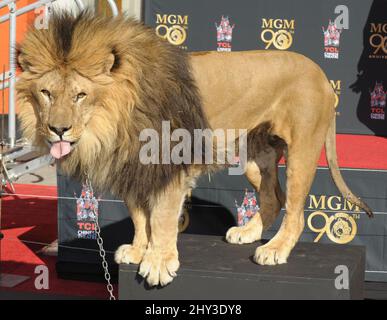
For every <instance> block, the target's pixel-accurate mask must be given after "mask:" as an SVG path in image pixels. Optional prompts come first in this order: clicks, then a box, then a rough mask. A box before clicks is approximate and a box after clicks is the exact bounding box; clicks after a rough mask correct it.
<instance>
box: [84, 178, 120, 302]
mask: <svg viewBox="0 0 387 320" xmlns="http://www.w3.org/2000/svg"><path fill="white" fill-rule="evenodd" d="M86 185H87V186H88V188H89V189H90V191H91V192H93V187H92V185H91V182H90V179H89V176H88V175H87V174H86ZM93 194H94V192H93ZM94 217H95V218H94V222H95V233H96V234H97V244H98V247H99V255H100V257H101V259H102V268H103V270H104V273H105V274H104V276H105V280H106V283H107V284H106V290H107V291H108V292H109V300H116V297H115V296H114V293H113V286H112V284H111V282H110V280H111V276H110V273H109V265H108V263H107V261H106V251H105V249H104V247H103V239H102V237H101V228H100V227H99V221H98V214H97V213H95V212H94Z"/></svg>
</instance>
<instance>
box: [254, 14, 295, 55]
mask: <svg viewBox="0 0 387 320" xmlns="http://www.w3.org/2000/svg"><path fill="white" fill-rule="evenodd" d="M261 28H262V32H261V40H262V41H263V43H264V44H265V49H271V48H273V47H274V48H276V49H278V50H286V49H289V48H290V47H291V45H292V43H293V35H294V28H295V21H294V19H292V20H288V19H266V18H263V19H262V24H261Z"/></svg>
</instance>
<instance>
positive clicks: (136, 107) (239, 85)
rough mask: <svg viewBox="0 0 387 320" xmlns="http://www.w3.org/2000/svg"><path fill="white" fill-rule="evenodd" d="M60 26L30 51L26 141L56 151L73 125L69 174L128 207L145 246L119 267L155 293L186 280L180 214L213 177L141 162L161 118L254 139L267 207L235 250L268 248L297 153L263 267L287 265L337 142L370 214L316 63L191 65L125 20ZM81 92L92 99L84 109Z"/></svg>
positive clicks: (123, 251) (218, 57)
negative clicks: (282, 181) (319, 170)
mask: <svg viewBox="0 0 387 320" xmlns="http://www.w3.org/2000/svg"><path fill="white" fill-rule="evenodd" d="M52 21H53V22H52V23H51V25H50V28H49V30H31V31H30V32H29V33H28V34H27V36H26V39H25V41H24V43H23V44H22V45H21V47H20V48H19V51H20V53H19V59H18V60H19V64H20V66H21V68H22V69H23V73H22V74H21V78H20V81H18V84H17V89H18V102H19V106H20V120H21V126H22V129H23V132H24V135H25V137H27V138H29V139H30V140H32V141H33V142H34V144H36V145H38V146H41V147H42V149H45V150H47V146H46V143H47V142H49V143H52V142H54V141H57V140H58V139H59V137H58V136H57V135H56V134H55V133H54V132H53V131H52V129H50V127H51V128H52V127H59V128H61V127H66V128H68V130H67V131H66V132H65V134H64V135H63V137H62V138H63V139H65V140H66V141H71V142H74V143H75V144H74V146H73V150H72V152H71V153H70V154H69V155H67V156H66V157H65V158H63V159H61V160H60V163H61V168H62V170H63V171H64V172H65V173H67V174H68V175H72V176H75V177H78V178H79V179H83V178H84V176H85V174H86V173H87V174H88V175H89V176H90V179H91V181H92V183H93V185H95V186H96V187H97V188H99V189H101V190H102V189H106V188H107V189H109V191H111V192H112V193H113V194H115V195H116V196H118V197H121V198H122V199H124V200H125V202H126V204H127V205H128V208H129V211H130V212H131V215H132V219H133V222H134V226H135V237H134V240H133V243H132V244H131V245H123V246H121V247H120V248H118V250H117V252H116V255H115V258H116V261H117V263H137V264H138V263H139V264H140V267H139V273H140V274H141V275H142V276H143V277H144V278H146V279H147V282H148V283H149V284H150V285H152V286H154V285H158V284H161V285H166V284H168V283H169V282H171V281H172V280H173V278H174V277H175V276H176V271H177V269H178V268H179V260H178V252H177V247H176V241H177V233H178V218H179V214H180V212H181V208H182V204H183V201H184V198H185V195H186V194H187V192H188V191H189V189H190V188H192V187H193V185H194V183H195V179H196V178H197V177H198V176H199V175H200V174H202V173H203V172H205V171H206V170H207V169H208V168H204V167H203V166H198V165H173V164H170V165H147V166H144V165H142V164H140V163H139V160H138V153H139V150H140V147H141V143H140V142H139V141H138V137H139V133H140V131H141V130H142V129H144V128H152V129H155V130H156V131H157V132H160V126H161V121H162V120H170V121H171V126H172V128H171V129H172V130H173V129H175V128H185V129H187V130H189V131H190V132H191V133H192V132H193V130H194V129H195V128H198V129H199V128H200V129H205V128H212V129H218V128H220V129H229V128H230V129H245V128H246V129H247V130H248V160H249V162H248V165H247V172H246V175H247V177H248V179H249V181H250V182H251V184H252V185H253V186H254V187H255V188H256V189H257V190H259V191H260V200H261V210H260V214H257V215H256V216H255V217H254V218H253V219H252V220H251V221H250V222H249V223H248V224H247V225H246V226H244V227H234V228H231V229H230V230H229V231H228V233H227V236H226V238H227V240H228V241H229V242H232V243H248V242H253V241H256V240H259V239H260V238H261V234H262V230H264V229H266V228H268V227H269V226H270V225H271V224H272V223H273V221H274V220H275V218H276V217H277V215H278V213H279V211H280V209H281V207H282V206H283V205H284V203H285V194H284V193H283V192H282V190H281V188H280V186H279V183H278V174H277V164H278V161H279V159H280V157H281V156H282V155H283V153H284V152H286V154H287V188H286V194H287V198H286V211H287V212H286V215H285V218H284V220H283V223H282V225H281V228H280V230H279V231H278V233H277V235H276V236H275V237H274V238H273V239H272V240H271V241H270V242H268V243H267V244H265V245H263V246H261V247H259V248H258V249H257V251H256V253H255V261H256V262H257V263H260V264H268V265H272V264H277V263H284V262H286V260H287V258H288V256H289V254H290V251H291V250H292V248H293V247H294V245H295V244H296V242H297V240H298V238H299V236H300V234H301V232H302V230H303V227H304V215H303V207H304V202H305V198H306V196H307V194H308V191H309V188H310V186H311V183H312V181H313V177H314V174H315V170H316V166H317V160H318V157H319V154H320V151H321V148H322V146H323V144H324V141H325V140H326V137H327V155H328V158H329V164H330V165H331V167H332V168H331V169H332V173H333V176H334V179H335V182H336V183H337V184H338V187H339V189H340V191H343V190H344V191H345V196H346V197H348V198H349V200H351V201H353V202H354V203H356V204H358V205H359V206H361V207H362V208H365V210H368V207H367V206H366V205H365V204H364V203H363V202H361V201H360V200H358V199H357V198H356V197H355V196H353V194H352V193H351V192H350V190H349V189H348V188H347V187H346V188H344V187H343V183H344V182H343V181H342V179H341V176H340V173H339V171H338V168H337V161H336V158H335V150H334V134H335V132H334V127H333V125H332V123H333V122H334V100H335V97H334V93H333V90H332V88H331V87H330V85H329V82H328V80H327V79H326V77H325V75H324V74H323V72H322V71H321V70H320V68H319V67H318V66H317V65H315V64H314V63H313V62H311V61H310V60H309V59H307V58H305V57H303V56H301V55H299V54H295V53H291V52H277V51H251V52H234V53H215V52H212V53H203V52H202V53H197V54H192V55H190V57H187V56H186V55H185V54H184V53H183V52H181V51H180V50H179V49H177V48H175V47H173V46H171V45H169V44H168V43H167V42H165V41H162V40H161V39H159V38H158V37H157V36H156V35H155V34H154V31H153V30H151V29H150V28H146V27H144V26H142V25H140V24H138V23H136V22H134V21H132V20H128V19H125V18H123V17H118V18H115V19H108V18H98V17H93V16H91V15H90V14H82V15H81V16H80V17H78V18H73V17H70V16H62V17H56V18H55V17H54V19H53V20H52ZM191 70H192V71H191ZM42 89H44V90H48V91H49V92H50V93H51V94H52V97H50V98H47V96H46V95H45V94H43V93H42ZM80 92H85V93H87V96H86V97H85V98H82V99H81V100H79V101H78V100H77V99H76V98H75V97H76V96H77V95H78V94H79V93H80ZM328 128H331V129H330V130H329V131H328ZM332 128H333V129H332ZM327 132H328V135H327ZM340 179H341V180H340Z"/></svg>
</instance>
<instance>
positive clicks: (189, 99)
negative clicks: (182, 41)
mask: <svg viewBox="0 0 387 320" xmlns="http://www.w3.org/2000/svg"><path fill="white" fill-rule="evenodd" d="M18 63H19V65H20V68H21V69H22V73H21V76H20V79H19V81H18V82H17V92H18V105H19V110H20V111H19V118H20V122H21V128H22V131H23V133H24V136H25V137H26V138H28V139H30V140H31V141H32V142H33V143H34V144H35V145H38V146H41V147H42V148H45V149H46V150H47V151H48V150H49V151H50V152H51V154H52V155H53V156H54V157H55V158H57V159H60V161H61V163H62V168H63V170H64V171H65V173H67V174H75V173H80V172H84V171H86V170H87V171H89V172H91V174H92V175H94V180H95V182H97V184H100V185H102V184H109V181H110V179H114V178H113V177H115V178H117V176H116V175H120V174H122V172H126V174H127V175H130V176H131V179H140V178H143V177H144V176H145V175H146V174H145V173H144V172H145V170H148V171H149V170H151V171H152V170H154V171H155V172H154V173H153V175H158V176H159V179H160V181H168V179H169V175H170V174H171V173H172V171H173V170H177V169H176V168H174V167H173V166H169V167H163V168H153V169H150V168H147V169H142V168H140V166H139V165H138V153H139V149H140V147H141V144H140V142H139V139H138V138H139V134H140V131H141V130H143V129H144V128H152V129H154V130H156V131H158V132H161V126H162V121H163V120H169V121H171V129H175V128H185V129H188V130H190V131H192V132H193V130H194V129H196V128H207V127H208V124H207V122H206V120H205V117H204V115H203V113H202V108H201V101H200V97H199V94H198V91H197V88H196V86H195V83H194V81H193V79H192V76H191V72H190V67H189V63H188V60H187V58H186V55H185V53H184V52H182V50H180V49H178V48H176V47H174V46H172V45H170V44H168V43H167V42H166V41H165V40H162V39H160V38H159V37H157V36H156V35H155V32H154V30H152V29H151V28H149V27H146V26H144V25H142V24H140V23H138V22H135V21H133V20H131V19H127V18H125V17H115V18H104V17H95V16H93V15H92V14H90V13H87V12H86V13H85V12H84V13H81V14H80V15H78V16H73V15H70V14H61V15H57V16H54V17H52V18H51V19H50V23H49V28H48V29H47V30H37V29H33V28H32V29H31V30H30V31H29V32H28V33H27V34H26V37H25V40H24V41H23V42H22V44H21V45H20V46H19V49H18ZM47 148H48V149H47ZM129 163H131V166H129ZM133 163H136V165H133ZM142 170H144V172H142ZM157 170H159V171H160V170H161V171H160V172H159V171H157ZM148 171H147V172H148ZM141 175H142V177H140V176H141ZM154 179H155V178H154V177H152V180H154ZM157 179H158V178H156V180H157ZM154 183H155V184H157V181H154ZM160 183H161V182H160ZM163 183H164V182H163ZM112 184H113V189H114V183H112ZM117 188H120V192H119V193H121V191H122V192H123V190H121V189H122V186H117Z"/></svg>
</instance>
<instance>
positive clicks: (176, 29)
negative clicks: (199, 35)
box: [156, 14, 188, 49]
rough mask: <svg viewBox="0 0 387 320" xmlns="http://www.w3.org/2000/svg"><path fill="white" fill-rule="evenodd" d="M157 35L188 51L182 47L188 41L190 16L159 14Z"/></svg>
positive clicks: (157, 16)
mask: <svg viewBox="0 0 387 320" xmlns="http://www.w3.org/2000/svg"><path fill="white" fill-rule="evenodd" d="M156 24H157V27H156V34H157V35H158V36H159V37H161V38H163V39H166V40H168V42H169V43H171V44H173V45H175V46H180V47H181V48H182V49H187V47H186V46H182V44H184V42H185V40H186V39H187V29H188V16H187V15H185V16H181V15H176V14H169V15H168V14H163V15H162V14H157V15H156Z"/></svg>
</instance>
